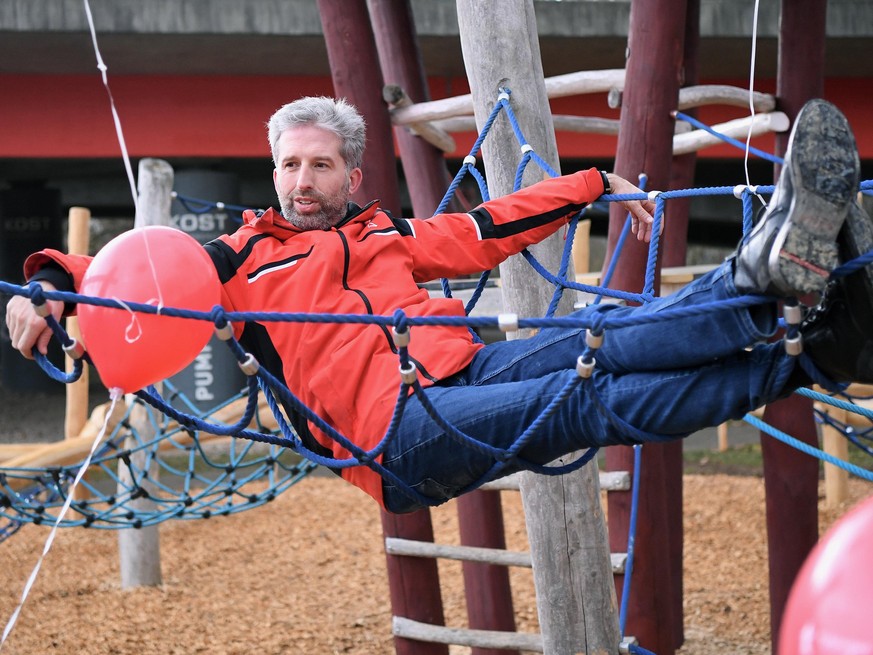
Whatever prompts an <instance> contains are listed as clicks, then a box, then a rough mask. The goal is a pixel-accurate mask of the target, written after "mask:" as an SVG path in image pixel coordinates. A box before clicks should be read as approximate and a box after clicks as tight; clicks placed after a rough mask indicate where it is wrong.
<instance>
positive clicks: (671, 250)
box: [661, 0, 700, 648]
mask: <svg viewBox="0 0 873 655" xmlns="http://www.w3.org/2000/svg"><path fill="white" fill-rule="evenodd" d="M699 45H700V0H688V6H687V12H686V15H685V54H684V57H683V67H682V70H683V79H682V83H681V86H683V87H684V86H694V85H695V84H697V81H698V48H699ZM689 113H690V114H692V115H693V114H694V113H695V112H694V110H693V109H692V110H690V111H689ZM696 165H697V153H693V152H692V153H688V154H687V155H679V156H678V157H674V158H673V163H672V166H671V169H670V189H687V188H691V187H693V186H694V169H695V167H696ZM690 210H691V198H675V199H673V200H671V201H670V206H669V207H668V208H667V216H668V228H667V229H666V231H665V232H664V243H663V249H662V252H663V256H662V262H661V263H662V264H663V265H664V266H684V265H685V264H686V263H687V262H686V255H687V250H688V222H689V217H690ZM682 446H683V444H682V442H681V441H673V442H670V443H665V444H664V465H665V467H666V468H665V475H666V486H667V526H668V528H667V530H668V539H669V546H668V547H669V550H670V563H671V566H672V578H671V582H672V584H671V587H670V594H671V596H670V598H671V601H672V606H673V630H674V635H675V641H674V644H675V646H676V648H679V647H680V646H682V644H683V643H684V642H685V625H684V623H685V622H684V618H685V612H684V607H683V594H684V576H683V570H682V567H683V552H684V548H685V534H684V526H683V520H682V513H683V512H682V497H683V485H682V475H683V473H684V461H683V459H682Z"/></svg>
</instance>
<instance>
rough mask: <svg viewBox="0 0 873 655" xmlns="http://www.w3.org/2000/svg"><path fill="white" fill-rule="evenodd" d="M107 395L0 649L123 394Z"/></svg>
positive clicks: (6, 629) (116, 391) (4, 633)
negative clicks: (95, 430) (109, 401)
mask: <svg viewBox="0 0 873 655" xmlns="http://www.w3.org/2000/svg"><path fill="white" fill-rule="evenodd" d="M109 397H110V398H111V399H112V404H111V405H110V406H109V411H108V412H106V417H105V418H104V419H103V427H102V428H100V432H99V433H98V434H97V436H96V437H95V439H94V443H92V444H91V450H90V452H89V453H88V456H87V457H86V458H85V461H84V462H82V466H81V467H80V468H79V471H78V473H76V478H75V479H74V480H73V484H72V485H70V487H69V489H67V499H66V500H65V501H64V506H63V507H62V508H61V512H60V514H58V518H57V520H56V521H55V524H54V526H53V527H52V529H51V532H49V536H48V539H46V541H45V546H44V547H43V549H42V555H40V556H39V559H38V560H37V561H36V566H34V567H33V571H31V572H30V577H28V578H27V583H26V584H25V585H24V590H23V591H22V592H21V600H20V601H18V606H17V607H16V608H15V610H14V611H13V612H12V616H10V617H9V620H8V621H7V622H6V627H5V628H4V630H3V636H2V638H0V650H2V648H3V644H5V643H6V638H7V637H8V636H9V634H10V633H11V632H12V628H14V627H15V623H16V622H17V621H18V616H19V614H21V608H22V607H24V601H25V600H27V596H28V594H29V593H30V589H31V587H33V583H34V582H36V576H37V574H38V573H39V570H40V568H41V567H42V563H43V560H45V558H46V555H48V553H49V550H51V547H52V544H53V543H54V540H55V535H56V534H57V531H58V527H59V526H60V524H61V521H63V520H64V516H66V514H67V510H69V509H70V505H71V503H72V502H73V498H74V497H75V490H76V487H77V486H78V484H79V482H80V481H81V480H82V476H84V475H85V471H87V470H88V467H89V466H90V465H91V459H92V458H93V457H94V453H95V452H96V451H97V446H98V445H100V442H101V441H103V436H104V435H105V434H106V429H107V427H108V425H109V419H110V418H111V417H112V415H113V414H114V412H115V406H116V405H117V404H118V401H119V400H120V399H121V398H123V397H124V394H123V392H122V390H121V389H119V388H117V387H113V388H112V389H110V390H109Z"/></svg>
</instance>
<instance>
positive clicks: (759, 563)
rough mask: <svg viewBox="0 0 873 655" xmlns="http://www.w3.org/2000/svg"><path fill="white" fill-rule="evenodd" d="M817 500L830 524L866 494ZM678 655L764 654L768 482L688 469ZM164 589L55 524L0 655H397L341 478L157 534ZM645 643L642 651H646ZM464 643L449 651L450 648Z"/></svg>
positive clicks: (362, 520) (510, 501)
mask: <svg viewBox="0 0 873 655" xmlns="http://www.w3.org/2000/svg"><path fill="white" fill-rule="evenodd" d="M870 493H871V488H870V485H869V484H866V483H863V482H860V481H857V480H852V481H851V485H850V501H849V502H848V503H847V504H846V505H845V506H843V507H840V508H836V509H826V508H824V506H823V505H824V503H823V502H822V503H821V521H820V523H821V526H822V530H824V529H825V528H826V527H827V526H828V525H830V524H831V523H832V522H833V520H834V519H835V518H836V517H838V516H839V515H841V514H842V513H843V512H844V511H846V509H847V508H848V507H849V506H850V505H852V504H854V503H856V502H857V501H858V500H859V499H861V498H863V497H865V496H866V495H869V494H870ZM502 495H503V504H504V509H505V515H506V517H505V523H506V526H507V542H508V547H509V548H511V549H518V550H524V549H527V543H526V533H525V529H524V521H523V513H522V509H521V503H520V499H519V497H518V494H517V493H513V492H502ZM684 504H685V507H684V510H685V514H684V516H685V518H684V520H685V573H684V575H685V595H684V599H685V600H684V602H685V637H686V642H685V645H684V646H683V648H682V649H681V651H680V653H681V654H682V655H691V654H692V653H693V654H694V655H709V654H713V655H714V654H716V653H718V654H719V655H721V654H723V653H733V654H750V655H751V654H758V653H761V654H764V653H769V652H770V627H769V605H768V590H767V588H768V582H767V544H766V531H765V519H764V490H763V481H762V480H761V479H760V478H757V477H742V476H727V475H686V476H685V501H684ZM433 517H434V529H435V533H436V536H437V541H440V542H444V543H457V541H458V536H457V534H458V530H457V518H456V511H455V508H454V506H453V504H452V503H449V504H447V505H446V506H443V507H441V508H438V509H437V510H435V511H434V512H433ZM48 533H49V529H48V528H47V527H44V526H33V525H26V526H24V527H23V528H22V529H21V530H20V531H19V532H18V533H17V534H15V535H14V536H12V537H11V538H10V539H8V540H7V541H5V542H4V543H2V544H0V567H2V569H3V570H4V571H6V575H5V580H6V584H5V585H3V588H2V590H0V615H2V618H3V621H4V623H5V621H6V618H7V617H9V615H10V614H11V612H12V610H13V608H14V607H15V605H16V604H17V602H18V600H19V598H20V595H21V591H22V588H23V587H24V584H25V581H26V580H27V577H28V575H29V574H30V571H31V570H32V568H33V566H34V564H35V562H36V561H37V558H38V556H39V554H40V553H41V552H42V549H43V545H44V543H45V540H46V538H47V536H48ZM160 540H161V559H162V571H163V584H162V585H161V586H160V587H151V588H135V589H129V590H122V589H121V588H120V578H119V564H118V549H117V533H116V532H114V531H108V530H95V529H66V530H62V531H61V532H60V533H59V534H58V536H57V538H56V540H55V543H54V546H53V548H52V550H51V552H50V553H49V555H48V557H47V558H46V560H45V562H44V565H43V567H42V570H41V572H40V574H39V576H38V578H37V580H36V583H35V585H34V587H33V589H32V591H31V593H30V595H29V597H28V599H27V602H26V603H25V606H24V608H23V610H22V612H21V616H20V619H19V621H18V623H17V625H16V627H15V630H14V631H13V632H12V634H11V636H10V637H9V639H8V642H7V643H6V645H5V647H4V649H3V652H4V653H8V654H9V655H28V654H37V653H39V654H44V653H89V654H92V655H103V654H106V655H128V654H130V655H134V654H136V655H139V654H141V653H159V654H180V655H181V654H185V655H188V654H192V653H209V654H210V655H213V654H214V655H244V654H245V655H248V654H249V653H255V652H257V653H261V654H264V655H269V654H276V655H278V654H280V653H281V654H285V653H307V654H309V653H317V654H321V653H350V654H359V655H383V654H384V655H389V654H391V653H393V652H394V647H393V641H392V637H391V608H390V603H389V596H388V583H387V579H386V572H385V557H384V550H383V546H382V536H381V523H380V517H379V512H378V509H377V507H376V505H375V504H374V503H373V502H372V501H370V500H369V499H367V498H366V497H364V496H363V495H362V494H361V492H359V491H358V490H356V489H354V488H352V487H351V486H349V485H347V484H346V483H343V482H341V481H339V480H336V479H332V478H325V477H310V478H308V479H306V480H304V481H302V482H300V483H299V484H297V485H296V486H294V487H292V488H291V489H290V490H289V491H287V492H286V493H285V494H283V495H282V496H280V497H279V498H278V499H276V500H275V501H274V502H272V503H270V504H268V505H266V506H264V507H261V508H257V509H253V510H251V511H248V512H243V513H241V514H237V515H233V516H229V517H216V518H212V519H208V520H196V521H171V522H168V523H164V524H163V525H162V526H161V528H160ZM439 570H440V577H441V586H442V594H443V604H444V607H445V615H446V623H447V624H448V625H451V626H464V625H466V607H465V601H464V596H463V584H462V579H461V566H460V564H459V563H457V562H440V564H439ZM510 579H511V583H512V587H513V602H514V606H515V610H516V621H517V625H518V629H519V630H521V631H535V630H536V629H537V619H536V608H535V600H534V591H533V581H532V575H531V572H530V571H529V570H525V569H512V571H511V576H510ZM641 645H642V646H645V644H641ZM468 652H469V649H466V648H462V647H452V649H451V653H452V655H459V654H461V653H468Z"/></svg>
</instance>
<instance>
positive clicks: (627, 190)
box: [606, 173, 664, 242]
mask: <svg viewBox="0 0 873 655" xmlns="http://www.w3.org/2000/svg"><path fill="white" fill-rule="evenodd" d="M606 177H607V178H608V179H609V185H610V186H611V187H612V193H614V194H622V195H623V194H632V193H645V191H643V190H642V189H640V188H639V187H638V186H636V185H634V184H631V183H630V182H628V181H627V180H626V179H624V178H623V177H619V176H618V175H616V174H615V173H607V175H606ZM619 204H621V205H622V206H623V207H624V208H625V209H626V210H627V211H628V212H630V215H631V232H633V233H634V234H636V235H637V239H638V240H639V241H646V242H648V241H649V240H650V239H651V238H652V224H653V223H654V222H655V218H654V214H655V203H654V201H652V200H649V199H648V198H646V199H645V200H622V201H621V202H620V203H619ZM663 231H664V217H661V232H663Z"/></svg>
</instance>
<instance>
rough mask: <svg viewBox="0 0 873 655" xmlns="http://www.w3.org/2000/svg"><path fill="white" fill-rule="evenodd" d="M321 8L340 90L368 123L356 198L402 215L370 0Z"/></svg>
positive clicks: (326, 3)
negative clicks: (370, 13)
mask: <svg viewBox="0 0 873 655" xmlns="http://www.w3.org/2000/svg"><path fill="white" fill-rule="evenodd" d="M318 11H319V13H320V14H321V26H322V30H323V31H324V39H325V43H326V45H327V58H328V60H329V61H330V74H331V77H332V78H333V90H334V94H335V95H336V96H337V97H342V98H346V99H347V100H348V101H349V102H351V103H352V104H354V105H355V106H356V107H357V108H358V111H360V112H361V114H362V115H363V116H364V120H366V121H367V154H366V156H365V158H364V165H363V171H364V179H363V182H362V184H361V187H360V188H359V189H358V192H357V193H356V194H355V200H356V201H358V202H360V203H362V204H363V203H367V202H370V201H371V200H373V199H374V198H379V200H380V201H381V205H382V207H383V208H385V209H387V210H389V211H392V212H397V213H399V211H400V191H399V185H398V183H397V166H396V158H395V156H394V138H393V136H392V133H391V121H390V120H389V118H388V110H387V109H386V107H385V103H384V102H383V101H382V75H381V74H380V72H379V57H378V55H377V53H376V41H375V38H374V37H373V30H372V28H371V27H370V15H369V14H368V13H367V3H366V0H318Z"/></svg>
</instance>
